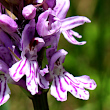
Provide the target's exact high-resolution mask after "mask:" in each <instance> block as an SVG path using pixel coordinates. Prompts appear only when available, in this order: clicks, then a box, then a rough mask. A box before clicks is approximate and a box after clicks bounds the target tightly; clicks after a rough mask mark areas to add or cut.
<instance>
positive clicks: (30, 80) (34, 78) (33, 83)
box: [26, 61, 39, 95]
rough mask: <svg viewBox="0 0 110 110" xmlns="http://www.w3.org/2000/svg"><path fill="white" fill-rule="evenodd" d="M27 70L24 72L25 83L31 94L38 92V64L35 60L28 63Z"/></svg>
mask: <svg viewBox="0 0 110 110" xmlns="http://www.w3.org/2000/svg"><path fill="white" fill-rule="evenodd" d="M27 69H28V70H27V71H29V72H28V73H27V72H26V85H27V89H28V90H29V91H30V92H31V94H32V95H35V94H36V93H38V81H39V74H37V69H38V64H37V62H35V61H31V62H30V63H29V68H27Z"/></svg>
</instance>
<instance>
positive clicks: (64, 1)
mask: <svg viewBox="0 0 110 110" xmlns="http://www.w3.org/2000/svg"><path fill="white" fill-rule="evenodd" d="M69 7H70V0H56V5H55V7H54V9H53V10H54V11H55V13H56V16H57V17H58V18H59V19H64V18H65V17H66V14H67V12H68V10H69Z"/></svg>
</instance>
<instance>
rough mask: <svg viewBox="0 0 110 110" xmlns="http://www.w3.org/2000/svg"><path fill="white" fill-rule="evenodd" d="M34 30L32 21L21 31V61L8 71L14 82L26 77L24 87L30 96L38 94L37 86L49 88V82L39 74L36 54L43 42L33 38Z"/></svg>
mask: <svg viewBox="0 0 110 110" xmlns="http://www.w3.org/2000/svg"><path fill="white" fill-rule="evenodd" d="M34 29H35V20H34V19H32V20H31V21H30V22H29V24H27V25H26V26H25V28H24V30H23V34H22V39H21V47H22V53H21V58H22V59H21V60H20V61H18V62H17V63H15V64H14V65H12V67H11V68H10V69H9V73H10V76H11V77H12V79H13V80H14V81H16V82H18V81H19V80H20V79H21V78H22V77H23V76H24V75H25V76H26V86H27V89H28V90H29V91H30V92H31V94H32V95H35V94H36V93H38V85H39V86H40V87H41V88H43V89H48V88H49V87H48V85H49V82H48V81H46V79H45V78H44V77H43V76H42V75H41V74H40V67H39V65H38V62H37V52H39V51H40V50H41V48H42V47H43V46H44V44H45V42H44V40H43V39H42V38H38V37H35V38H34V33H35V30H34ZM42 71H43V70H42Z"/></svg>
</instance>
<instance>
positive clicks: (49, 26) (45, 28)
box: [36, 8, 61, 37]
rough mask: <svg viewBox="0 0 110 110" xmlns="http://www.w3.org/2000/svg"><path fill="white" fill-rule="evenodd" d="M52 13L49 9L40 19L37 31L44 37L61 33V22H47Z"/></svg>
mask: <svg viewBox="0 0 110 110" xmlns="http://www.w3.org/2000/svg"><path fill="white" fill-rule="evenodd" d="M51 13H52V10H51V9H50V8H49V9H48V10H46V11H45V12H43V13H41V14H40V16H39V17H38V21H37V25H36V30H37V32H38V34H39V35H40V36H42V37H44V36H48V35H52V34H54V33H56V32H58V31H59V29H60V26H61V25H60V22H59V21H55V22H53V23H50V22H51V21H47V19H48V17H49V14H51Z"/></svg>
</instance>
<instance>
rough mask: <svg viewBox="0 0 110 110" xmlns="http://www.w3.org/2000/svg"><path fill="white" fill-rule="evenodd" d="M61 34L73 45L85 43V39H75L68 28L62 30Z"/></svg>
mask: <svg viewBox="0 0 110 110" xmlns="http://www.w3.org/2000/svg"><path fill="white" fill-rule="evenodd" d="M62 34H63V35H64V37H65V39H66V40H67V41H68V42H70V43H71V44H75V45H84V44H85V43H86V41H82V42H79V41H77V40H76V39H75V38H74V37H73V36H72V35H71V32H70V30H68V31H62Z"/></svg>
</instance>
